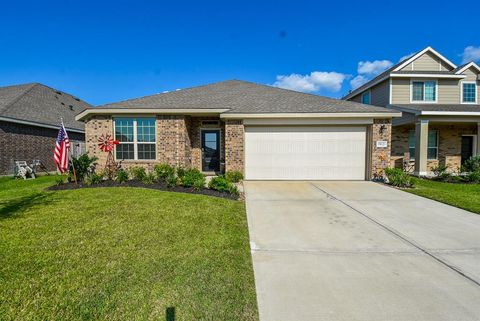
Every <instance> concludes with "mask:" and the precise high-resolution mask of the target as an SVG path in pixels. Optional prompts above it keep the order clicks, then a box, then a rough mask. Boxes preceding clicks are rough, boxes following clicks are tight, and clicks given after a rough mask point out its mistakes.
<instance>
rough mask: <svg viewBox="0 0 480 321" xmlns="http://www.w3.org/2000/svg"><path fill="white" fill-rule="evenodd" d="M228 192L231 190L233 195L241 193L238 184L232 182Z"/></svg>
mask: <svg viewBox="0 0 480 321" xmlns="http://www.w3.org/2000/svg"><path fill="white" fill-rule="evenodd" d="M227 192H229V193H230V194H232V195H237V196H238V195H239V194H240V192H239V191H238V188H237V186H236V185H235V184H232V183H230V185H228V188H227Z"/></svg>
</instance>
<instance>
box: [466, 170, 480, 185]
mask: <svg viewBox="0 0 480 321" xmlns="http://www.w3.org/2000/svg"><path fill="white" fill-rule="evenodd" d="M465 180H466V181H467V182H471V183H480V169H479V170H476V171H474V172H469V173H468V174H467V175H465Z"/></svg>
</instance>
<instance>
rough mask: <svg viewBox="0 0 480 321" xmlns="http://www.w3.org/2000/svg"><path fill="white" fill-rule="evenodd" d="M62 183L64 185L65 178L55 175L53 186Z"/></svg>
mask: <svg viewBox="0 0 480 321" xmlns="http://www.w3.org/2000/svg"><path fill="white" fill-rule="evenodd" d="M63 183H65V176H63V175H56V176H55V185H57V186H58V185H62V184H63Z"/></svg>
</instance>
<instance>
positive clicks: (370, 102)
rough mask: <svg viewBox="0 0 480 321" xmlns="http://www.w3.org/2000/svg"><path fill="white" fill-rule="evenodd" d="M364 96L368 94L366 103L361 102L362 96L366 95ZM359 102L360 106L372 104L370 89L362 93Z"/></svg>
mask: <svg viewBox="0 0 480 321" xmlns="http://www.w3.org/2000/svg"><path fill="white" fill-rule="evenodd" d="M366 94H368V103H364V102H363V95H366ZM360 102H361V103H362V104H366V105H371V104H372V91H371V90H370V89H369V90H367V91H364V92H363V93H362V95H360Z"/></svg>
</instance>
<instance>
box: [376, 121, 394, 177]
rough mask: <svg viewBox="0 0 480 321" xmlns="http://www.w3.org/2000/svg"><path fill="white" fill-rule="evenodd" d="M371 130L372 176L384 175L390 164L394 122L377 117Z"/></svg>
mask: <svg viewBox="0 0 480 321" xmlns="http://www.w3.org/2000/svg"><path fill="white" fill-rule="evenodd" d="M371 131H372V132H371V138H372V141H371V144H372V145H371V146H372V157H371V168H372V171H371V178H376V177H377V176H378V177H383V174H384V170H385V168H387V167H389V166H390V154H391V139H392V122H391V120H390V119H375V120H374V122H373V125H372V127H371ZM377 142H378V144H377ZM385 142H386V146H385Z"/></svg>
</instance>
